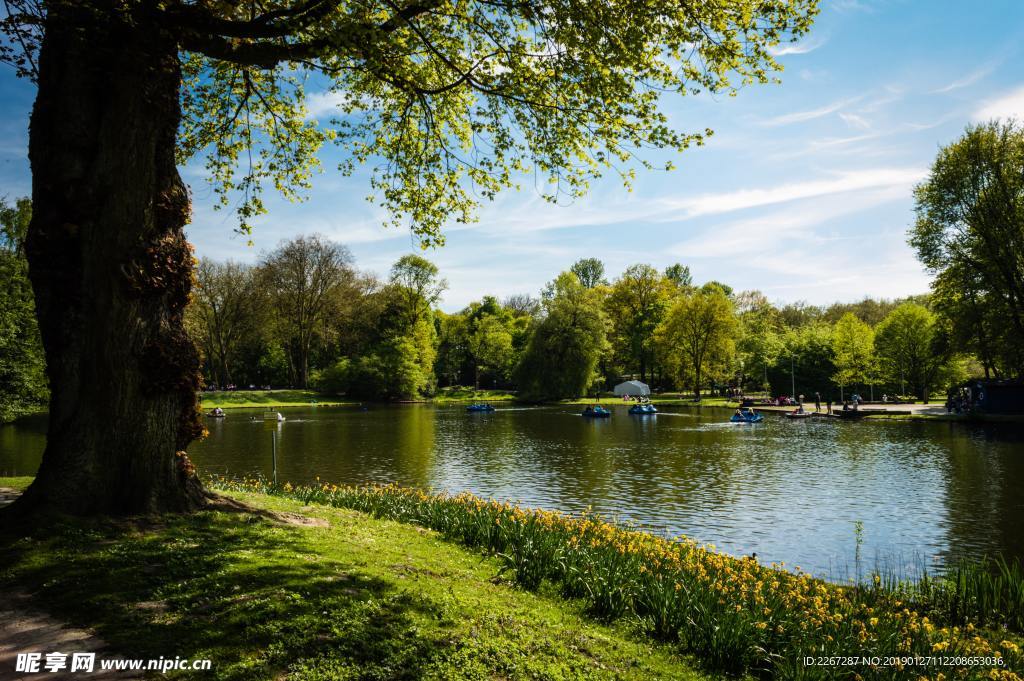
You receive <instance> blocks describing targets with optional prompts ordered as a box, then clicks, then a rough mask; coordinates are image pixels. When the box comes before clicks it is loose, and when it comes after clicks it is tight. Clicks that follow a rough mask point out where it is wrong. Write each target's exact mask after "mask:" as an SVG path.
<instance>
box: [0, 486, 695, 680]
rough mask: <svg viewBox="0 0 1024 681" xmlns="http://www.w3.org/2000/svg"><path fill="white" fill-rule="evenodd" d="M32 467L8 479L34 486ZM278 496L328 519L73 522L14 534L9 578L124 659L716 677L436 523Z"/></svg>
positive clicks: (323, 674)
mask: <svg viewBox="0 0 1024 681" xmlns="http://www.w3.org/2000/svg"><path fill="white" fill-rule="evenodd" d="M28 482H29V479H27V478H14V479H12V478H0V486H7V487H19V488H21V487H24V486H25V485H27V484H28ZM232 496H235V497H237V498H240V499H242V500H244V501H246V502H248V503H250V504H252V505H255V506H258V507H260V508H263V509H271V510H274V511H279V512H280V511H284V512H292V513H301V514H304V515H306V516H312V517H316V518H323V519H325V520H327V521H328V522H329V523H330V526H329V527H299V526H292V525H281V524H277V523H272V522H270V521H268V520H266V519H263V518H261V517H258V516H252V515H247V514H235V513H230V514H228V513H222V512H212V511H210V512H202V513H198V514H194V515H190V516H167V517H160V518H147V519H139V520H137V521H133V522H125V521H117V522H114V521H111V520H109V519H106V520H102V519H101V520H94V521H87V520H75V521H71V520H68V521H63V522H62V523H61V524H59V525H56V526H54V527H49V528H47V529H45V530H37V531H35V532H33V533H32V534H31V535H30V536H28V537H25V538H15V539H0V584H6V585H12V584H13V585H17V586H18V587H20V588H23V589H25V590H27V591H29V592H31V593H32V594H33V603H34V604H37V605H39V606H41V607H43V608H45V609H46V610H48V611H49V612H51V613H52V614H53V615H54V616H57V617H61V618H64V619H66V620H68V621H70V622H71V623H72V624H74V625H77V626H88V627H92V628H94V629H96V630H97V632H98V634H99V635H100V636H101V637H103V638H104V639H105V640H106V641H107V642H108V643H109V644H110V645H111V646H112V648H113V650H115V651H117V653H118V654H120V655H123V656H126V657H139V658H158V657H160V656H164V657H165V658H166V657H171V658H173V657H174V656H177V655H181V656H183V657H189V658H193V659H195V658H209V659H211V660H212V661H213V671H212V673H211V672H195V673H194V674H193V675H191V676H190V673H189V672H179V673H176V674H175V673H172V674H171V676H173V677H175V678H193V677H194V678H197V679H199V678H201V679H211V678H213V679H228V680H236V679H238V680H241V679H254V680H255V679H260V680H263V679H289V680H292V681H300V680H301V681H319V680H326V679H331V680H348V679H366V680H371V679H373V680H376V679H380V680H390V679H424V680H428V679H437V680H453V681H454V680H458V679H481V680H484V679H488V680H489V679H557V680H570V679H579V680H584V679H636V680H638V681H639V680H641V679H681V680H696V679H700V678H707V677H706V676H705V675H704V674H703V673H699V672H696V671H694V669H693V666H692V664H691V662H690V661H689V660H688V659H687V658H685V657H683V656H681V655H680V653H679V652H678V649H677V648H676V647H674V646H670V645H665V644H658V643H654V642H651V641H650V640H649V639H646V638H645V637H643V635H642V634H641V633H639V632H637V631H636V627H635V625H634V624H630V623H629V622H620V623H616V624H612V625H608V624H600V623H596V622H594V621H593V620H590V619H588V618H587V617H586V616H584V614H583V612H582V606H581V605H580V604H577V603H574V602H571V601H565V600H563V599H561V598H560V597H558V596H557V595H555V594H552V593H547V592H545V591H543V590H542V591H541V592H540V593H530V592H526V591H523V590H520V589H517V588H515V587H514V586H513V585H511V584H510V583H508V582H507V581H505V580H502V579H496V578H495V575H496V574H497V573H498V572H499V570H500V563H499V562H498V560H497V559H496V558H490V557H484V556H481V555H480V554H478V553H475V552H472V551H468V550H466V549H464V548H462V547H460V546H457V545H454V544H453V543H451V542H449V541H446V540H444V539H442V538H441V537H440V536H439V535H438V534H437V533H435V532H433V531H429V530H426V529H423V528H420V527H415V526H412V525H407V524H401V523H397V522H391V521H387V520H380V519H376V518H373V517H371V516H369V515H366V514H363V513H359V512H355V511H351V510H345V509H338V508H331V507H326V506H314V507H309V506H304V505H303V504H302V503H301V502H298V501H295V500H291V499H286V498H279V497H268V496H264V495H260V494H248V493H232Z"/></svg>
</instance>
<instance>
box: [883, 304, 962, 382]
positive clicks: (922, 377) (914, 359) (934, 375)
mask: <svg viewBox="0 0 1024 681" xmlns="http://www.w3.org/2000/svg"><path fill="white" fill-rule="evenodd" d="M944 340H945V339H944V338H943V336H942V335H941V334H940V329H939V324H938V323H937V320H936V318H935V315H934V314H933V313H932V312H930V311H929V310H928V308H926V307H923V306H921V305H917V304H916V303H904V304H902V305H900V306H899V307H897V308H896V309H895V310H893V311H892V312H890V313H889V316H887V317H886V318H885V319H884V320H882V323H881V324H879V325H878V327H877V328H876V329H875V352H876V353H877V355H878V358H879V362H880V364H881V369H882V372H883V376H885V377H886V378H887V379H888V381H889V382H890V384H892V385H898V386H900V392H903V391H904V387H903V386H904V385H906V386H907V387H909V388H910V389H911V390H912V391H913V392H914V393H915V394H916V395H917V396H918V397H920V398H921V400H922V401H924V402H928V396H929V394H930V393H931V392H932V391H933V390H934V389H936V388H939V387H942V385H941V384H942V380H941V379H942V378H943V377H944V373H945V369H946V367H947V365H948V363H949V355H948V348H947V347H945V344H944Z"/></svg>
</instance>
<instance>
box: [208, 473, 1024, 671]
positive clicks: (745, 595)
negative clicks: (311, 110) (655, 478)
mask: <svg viewBox="0 0 1024 681" xmlns="http://www.w3.org/2000/svg"><path fill="white" fill-rule="evenodd" d="M214 484H215V485H216V486H219V487H220V488H223V489H229V490H258V491H260V492H263V493H267V494H271V495H276V496H283V497H285V498H291V499H298V500H301V501H303V502H304V503H316V504H329V505H332V506H335V507H340V508H349V509H356V510H359V511H361V512H365V513H368V514H371V515H373V516H374V517H378V518H382V519H391V520H400V521H404V522H408V523H413V524H417V525H420V526H422V527H425V528H429V529H431V530H434V531H437V532H440V533H441V535H442V536H444V537H446V538H448V539H451V540H454V541H457V542H460V543H462V544H464V545H466V546H469V547H477V548H480V549H483V550H485V551H486V552H487V553H488V554H490V555H493V556H496V557H497V558H499V559H500V564H501V572H500V573H499V574H507V575H510V576H511V577H512V579H514V580H515V582H516V583H517V584H518V585H519V586H520V587H522V588H523V589H526V590H529V591H535V592H538V593H547V592H548V591H549V590H551V589H557V590H558V592H560V593H561V594H562V595H563V596H565V597H566V598H569V599H573V600H574V601H580V602H582V604H583V606H584V608H585V611H586V612H587V613H588V614H589V615H591V616H592V617H594V618H598V619H600V620H602V621H609V622H636V623H639V624H640V626H641V627H642V628H643V630H644V631H645V632H646V633H647V634H648V635H649V636H650V637H651V638H652V639H656V640H664V641H668V642H672V643H673V644H676V645H678V646H679V648H680V649H681V650H683V651H685V652H688V653H690V654H692V655H694V656H695V657H696V658H698V659H699V660H700V661H701V663H702V664H703V665H705V666H706V667H707V668H709V669H713V670H716V671H721V672H726V673H729V674H752V675H755V676H772V677H775V678H783V679H791V678H800V679H804V678H822V677H830V672H832V673H834V672H835V670H831V669H827V668H809V667H804V666H803V664H802V663H801V660H803V659H805V657H806V656H808V655H823V654H824V655H847V656H855V657H857V658H858V659H870V658H872V657H875V656H879V657H884V656H891V655H900V656H911V657H913V656H918V657H921V658H924V657H926V656H930V655H932V654H933V653H936V652H939V651H942V652H943V654H944V655H949V656H953V657H954V658H957V659H963V658H983V659H985V660H989V661H987V662H981V663H979V664H978V665H973V666H966V665H964V666H958V668H955V669H954V667H952V666H951V667H946V668H944V670H945V671H946V672H948V673H951V674H953V673H955V674H956V675H957V677H958V678H959V677H965V678H980V677H981V676H984V675H986V674H987V673H988V672H990V671H995V672H998V671H1000V669H998V668H997V663H995V662H993V661H991V660H993V659H994V658H995V657H997V656H1002V659H1003V660H1004V663H1005V667H1004V669H1005V670H1006V671H1008V672H1009V675H1008V676H1005V677H1000V678H1004V679H1006V681H1010V680H1011V679H1020V678H1022V677H1020V676H1019V674H1021V672H1022V671H1024V656H1022V655H1021V645H1022V642H1021V639H1020V637H1019V635H1017V634H1011V633H1009V632H1008V631H1006V630H1005V629H1000V628H999V627H1000V626H1009V627H1011V628H1012V627H1014V626H1015V623H1016V618H1015V617H1013V616H1012V615H1013V612H1012V611H1010V610H1007V611H1004V606H1007V605H1008V604H1010V603H1017V602H1019V600H1020V598H1021V593H1024V589H1022V588H1021V587H1022V584H1024V581H1022V580H1021V579H1020V576H1019V575H1020V571H1019V569H1017V570H1016V571H1015V572H1013V573H1012V575H1011V576H1010V577H1009V578H1007V579H1005V580H1003V581H1000V582H998V583H997V582H991V583H989V584H982V583H981V582H980V581H976V585H977V586H978V587H979V588H974V587H971V588H970V589H969V590H965V589H961V590H960V592H959V593H961V594H966V598H967V600H970V598H972V597H973V595H974V594H980V593H984V594H985V596H984V598H985V599H986V602H985V603H984V604H982V607H981V608H975V609H973V610H962V609H961V610H958V611H957V612H961V613H962V616H961V618H960V619H959V621H958V620H956V619H953V618H951V617H949V616H948V613H949V608H947V607H942V605H941V603H940V601H939V600H938V599H937V598H932V599H930V600H929V601H928V602H922V603H920V604H918V603H915V602H914V599H913V598H908V594H907V593H906V592H904V591H902V590H899V589H894V588H890V587H889V585H887V584H886V583H885V582H884V581H883V579H882V577H881V576H880V575H879V576H878V577H877V579H871V580H869V582H868V583H867V584H864V585H858V586H856V587H855V588H854V587H849V586H846V587H844V586H838V585H835V584H829V583H826V582H823V581H821V580H817V579H811V578H810V577H809V576H807V575H803V574H801V573H800V572H799V569H797V571H796V572H795V573H794V572H789V571H786V570H784V569H783V568H782V566H776V565H771V566H763V565H760V564H758V563H757V562H756V561H753V560H748V559H743V558H736V557H732V556H728V555H725V554H722V553H719V552H717V551H715V550H713V549H708V548H705V547H701V546H698V545H696V544H695V543H694V542H692V541H689V540H681V541H671V540H667V539H664V538H661V537H656V536H654V535H651V534H648V533H645V532H641V531H637V530H634V529H631V528H628V527H619V526H615V525H610V524H608V523H606V522H604V521H603V520H602V519H601V518H599V517H595V516H590V515H584V516H581V517H576V516H566V515H563V514H559V513H554V512H550V511H543V510H531V509H522V508H518V507H515V506H511V505H509V504H507V503H499V502H496V501H485V500H482V499H479V498H477V497H474V496H473V495H470V494H466V493H463V494H459V495H456V496H451V495H446V494H428V493H425V492H422V491H419V490H415V489H406V488H401V487H396V486H393V485H388V486H368V487H338V486H336V485H319V486H311V487H297V488H296V487H292V486H291V485H289V484H285V485H280V486H276V485H271V484H269V483H267V482H265V481H262V480H248V481H232V480H225V479H218V480H215V481H214ZM975 578H976V576H975V577H972V579H975ZM1004 587H1008V590H1005V593H1003V595H1002V596H998V597H997V596H996V595H995V593H996V592H1002V590H1004ZM940 589H941V587H940ZM936 593H937V592H936ZM1004 596H1005V597H1004ZM963 600H964V599H963V598H961V602H962V601H963ZM918 605H920V606H921V607H918ZM937 606H938V607H937ZM1014 607H1016V606H1014ZM930 618H931V619H930ZM932 620H934V621H932ZM957 665H960V663H954V666H957ZM843 671H844V672H847V673H848V674H849V675H852V674H853V673H854V672H856V673H857V674H858V675H859V676H860V677H861V678H864V679H900V678H906V677H907V676H908V673H909V672H914V673H913V674H910V676H912V677H916V676H917V675H918V673H919V671H918V670H912V669H908V670H900V669H897V668H895V667H885V666H882V667H879V666H871V665H868V664H863V663H862V664H860V665H856V666H855V668H847V669H844V670H843ZM993 678H995V677H993Z"/></svg>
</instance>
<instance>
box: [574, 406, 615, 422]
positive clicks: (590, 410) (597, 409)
mask: <svg viewBox="0 0 1024 681" xmlns="http://www.w3.org/2000/svg"><path fill="white" fill-rule="evenodd" d="M580 415H581V416H586V417H587V418H594V419H606V418H608V417H610V416H611V415H612V413H611V412H610V411H608V410H607V409H605V408H604V407H602V406H601V405H599V404H597V405H592V406H588V407H587V408H586V409H584V410H583V413H582V414H580Z"/></svg>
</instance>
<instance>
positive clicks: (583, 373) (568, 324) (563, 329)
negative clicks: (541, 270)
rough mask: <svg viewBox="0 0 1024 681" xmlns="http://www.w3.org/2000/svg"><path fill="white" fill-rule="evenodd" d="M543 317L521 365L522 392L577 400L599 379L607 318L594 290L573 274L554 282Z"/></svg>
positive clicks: (532, 397) (525, 395) (532, 396)
mask: <svg viewBox="0 0 1024 681" xmlns="http://www.w3.org/2000/svg"><path fill="white" fill-rule="evenodd" d="M551 291H552V295H551V296H550V298H548V299H546V300H545V301H544V311H545V316H544V318H543V319H542V320H541V321H540V322H539V323H537V325H536V327H535V328H534V330H533V333H532V334H531V335H530V339H529V341H528V343H527V345H526V350H525V351H524V352H523V356H522V358H521V359H520V361H519V364H518V366H517V367H516V370H515V374H516V383H517V385H518V386H519V394H520V395H521V396H522V397H523V398H525V399H528V400H554V399H565V398H576V397H580V396H581V395H583V394H585V393H586V391H587V389H588V388H590V386H591V385H592V384H593V383H594V381H595V380H596V378H597V374H596V372H595V369H596V368H597V362H598V359H599V358H600V356H601V353H603V352H604V351H605V348H606V345H607V339H606V336H607V320H606V319H605V316H604V313H603V312H602V310H601V304H600V301H599V299H598V298H597V296H596V295H595V294H594V291H593V290H590V289H587V288H585V287H584V286H583V285H582V284H581V283H580V281H579V279H578V278H577V277H576V275H575V274H573V273H572V272H564V273H562V274H561V275H559V276H558V278H557V279H556V280H555V281H554V282H553V284H552V285H551Z"/></svg>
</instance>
